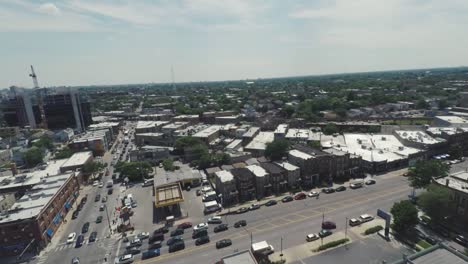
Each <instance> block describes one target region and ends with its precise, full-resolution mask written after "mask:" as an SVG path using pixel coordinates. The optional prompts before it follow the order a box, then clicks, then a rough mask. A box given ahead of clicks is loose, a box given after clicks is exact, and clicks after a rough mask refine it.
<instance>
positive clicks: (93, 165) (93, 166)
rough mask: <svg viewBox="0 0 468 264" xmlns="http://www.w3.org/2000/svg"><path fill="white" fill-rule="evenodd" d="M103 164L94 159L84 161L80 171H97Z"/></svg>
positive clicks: (87, 172) (88, 172) (89, 172)
mask: <svg viewBox="0 0 468 264" xmlns="http://www.w3.org/2000/svg"><path fill="white" fill-rule="evenodd" d="M104 167H105V166H104V164H102V163H100V162H96V161H91V162H88V163H86V164H85V165H84V166H83V168H82V169H81V171H82V172H83V173H86V174H91V173H97V172H99V171H100V170H102V169H103V168H104Z"/></svg>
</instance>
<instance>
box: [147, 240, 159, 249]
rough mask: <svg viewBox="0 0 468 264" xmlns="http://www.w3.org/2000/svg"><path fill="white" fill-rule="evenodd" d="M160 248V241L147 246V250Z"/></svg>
mask: <svg viewBox="0 0 468 264" xmlns="http://www.w3.org/2000/svg"><path fill="white" fill-rule="evenodd" d="M161 247H162V241H156V242H154V243H153V244H150V245H149V246H148V249H157V248H161Z"/></svg>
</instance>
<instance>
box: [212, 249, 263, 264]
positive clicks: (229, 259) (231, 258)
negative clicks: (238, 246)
mask: <svg viewBox="0 0 468 264" xmlns="http://www.w3.org/2000/svg"><path fill="white" fill-rule="evenodd" d="M217 263H221V264H257V263H258V262H257V260H256V259H255V257H254V256H253V254H252V252H251V251H250V250H244V251H239V252H236V253H234V254H231V255H227V256H224V257H223V258H222V259H221V261H220V262H217Z"/></svg>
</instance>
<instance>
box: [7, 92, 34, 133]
mask: <svg viewBox="0 0 468 264" xmlns="http://www.w3.org/2000/svg"><path fill="white" fill-rule="evenodd" d="M35 96H36V95H35V94H34V92H33V91H32V90H30V89H24V88H19V87H16V86H12V87H10V92H9V96H8V97H9V98H8V99H7V100H5V101H3V102H2V112H3V119H4V120H5V122H6V123H7V124H8V125H9V126H19V127H25V126H29V127H31V128H35V127H36V124H37V123H40V121H41V114H40V112H39V107H38V106H37V105H33V100H32V98H35Z"/></svg>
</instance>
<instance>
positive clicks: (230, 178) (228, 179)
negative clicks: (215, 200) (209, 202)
mask: <svg viewBox="0 0 468 264" xmlns="http://www.w3.org/2000/svg"><path fill="white" fill-rule="evenodd" d="M214 175H215V180H216V192H217V193H218V196H219V197H220V201H221V204H222V205H223V206H226V205H232V204H237V203H238V202H239V192H238V191H237V188H236V180H235V178H234V175H232V173H231V172H229V171H224V170H223V171H216V172H214Z"/></svg>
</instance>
